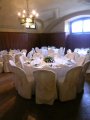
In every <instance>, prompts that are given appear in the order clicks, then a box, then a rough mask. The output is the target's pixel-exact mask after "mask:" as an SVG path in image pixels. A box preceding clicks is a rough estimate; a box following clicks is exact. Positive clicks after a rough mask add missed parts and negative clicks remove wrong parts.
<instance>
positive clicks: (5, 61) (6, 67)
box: [3, 54, 14, 72]
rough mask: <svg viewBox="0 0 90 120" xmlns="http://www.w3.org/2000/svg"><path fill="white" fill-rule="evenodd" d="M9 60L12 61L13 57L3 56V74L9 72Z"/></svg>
mask: <svg viewBox="0 0 90 120" xmlns="http://www.w3.org/2000/svg"><path fill="white" fill-rule="evenodd" d="M9 60H12V61H14V58H13V56H11V55H9V54H6V55H3V67H4V72H10V70H9V69H10V68H9V67H10V66H9Z"/></svg>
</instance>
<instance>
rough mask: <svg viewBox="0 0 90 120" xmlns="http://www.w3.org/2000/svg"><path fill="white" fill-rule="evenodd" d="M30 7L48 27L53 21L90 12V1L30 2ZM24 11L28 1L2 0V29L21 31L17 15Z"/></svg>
mask: <svg viewBox="0 0 90 120" xmlns="http://www.w3.org/2000/svg"><path fill="white" fill-rule="evenodd" d="M28 6H29V10H30V11H31V10H32V9H36V10H37V11H38V12H39V15H40V16H39V19H40V21H41V22H42V23H43V24H45V25H46V26H47V24H48V23H50V21H52V20H53V19H59V18H62V17H64V16H66V15H69V14H73V13H75V12H79V11H85V10H90V0H28ZM23 9H26V0H0V28H13V29H17V28H20V29H21V25H20V23H19V21H18V17H17V13H18V11H22V10H23Z"/></svg>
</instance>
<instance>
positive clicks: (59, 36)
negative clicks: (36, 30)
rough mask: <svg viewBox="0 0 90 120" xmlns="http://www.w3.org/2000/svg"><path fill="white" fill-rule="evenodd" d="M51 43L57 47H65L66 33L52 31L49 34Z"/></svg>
mask: <svg viewBox="0 0 90 120" xmlns="http://www.w3.org/2000/svg"><path fill="white" fill-rule="evenodd" d="M49 45H50V46H55V47H57V48H59V47H61V46H63V47H65V33H64V32H61V33H51V34H49Z"/></svg>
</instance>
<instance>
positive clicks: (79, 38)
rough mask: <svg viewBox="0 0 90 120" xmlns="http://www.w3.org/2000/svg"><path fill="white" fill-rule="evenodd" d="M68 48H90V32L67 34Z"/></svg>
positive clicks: (66, 44)
mask: <svg viewBox="0 0 90 120" xmlns="http://www.w3.org/2000/svg"><path fill="white" fill-rule="evenodd" d="M65 46H66V49H71V50H74V49H75V48H90V34H88V33H86V34H70V35H68V36H67V39H66V43H65Z"/></svg>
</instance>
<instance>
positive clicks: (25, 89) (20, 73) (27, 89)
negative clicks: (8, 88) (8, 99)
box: [10, 62, 34, 99]
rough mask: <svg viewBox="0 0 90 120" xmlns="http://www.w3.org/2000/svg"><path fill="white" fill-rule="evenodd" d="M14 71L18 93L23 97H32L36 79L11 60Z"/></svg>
mask: <svg viewBox="0 0 90 120" xmlns="http://www.w3.org/2000/svg"><path fill="white" fill-rule="evenodd" d="M10 65H11V70H12V73H13V74H14V78H15V87H16V90H17V91H18V94H19V95H20V96H22V97H23V98H26V99H30V98H31V97H32V92H33V88H34V80H33V79H31V78H30V76H27V75H26V73H25V72H24V70H23V69H21V68H19V67H17V66H15V65H14V64H13V63H11V62H10Z"/></svg>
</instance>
